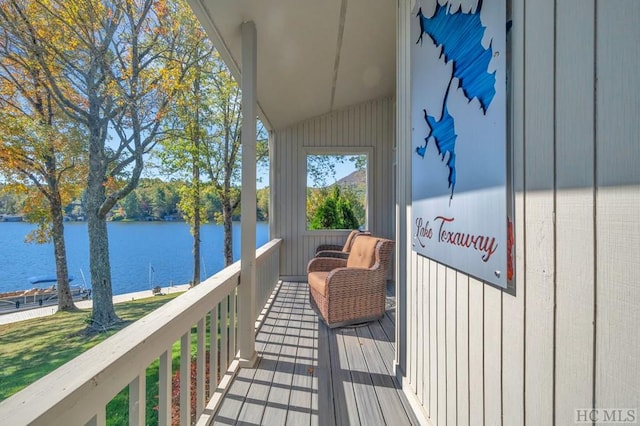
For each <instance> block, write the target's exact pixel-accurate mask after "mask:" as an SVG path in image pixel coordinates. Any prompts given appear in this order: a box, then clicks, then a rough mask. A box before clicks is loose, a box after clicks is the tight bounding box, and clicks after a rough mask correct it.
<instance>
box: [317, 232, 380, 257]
mask: <svg viewBox="0 0 640 426" xmlns="http://www.w3.org/2000/svg"><path fill="white" fill-rule="evenodd" d="M361 235H371V233H370V232H369V231H358V230H355V231H351V233H350V234H349V235H348V236H347V241H345V243H344V245H343V246H341V245H337V244H320V245H319V246H318V247H317V248H316V254H315V257H338V258H340V259H346V258H348V257H349V252H350V251H351V246H352V245H353V242H354V241H355V239H356V237H359V236H361Z"/></svg>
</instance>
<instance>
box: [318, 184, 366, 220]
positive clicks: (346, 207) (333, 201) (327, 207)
mask: <svg viewBox="0 0 640 426" xmlns="http://www.w3.org/2000/svg"><path fill="white" fill-rule="evenodd" d="M358 226H359V224H358V219H357V218H356V215H355V213H354V211H353V207H352V206H351V202H350V201H349V199H347V198H345V197H343V196H342V194H341V192H340V188H339V187H338V185H335V186H334V187H333V191H332V193H331V195H329V196H327V197H326V198H325V199H324V200H323V201H322V202H321V203H320V204H319V205H318V208H317V209H316V211H315V213H314V215H313V218H312V219H311V223H310V224H309V229H357V228H358Z"/></svg>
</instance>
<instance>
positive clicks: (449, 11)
mask: <svg viewBox="0 0 640 426" xmlns="http://www.w3.org/2000/svg"><path fill="white" fill-rule="evenodd" d="M411 34H412V35H413V41H412V43H413V46H412V50H411V81H412V87H411V95H412V101H411V103H412V111H411V114H412V128H413V135H412V194H413V195H412V198H413V200H412V214H413V217H412V220H413V224H412V233H413V240H412V244H413V249H414V250H415V251H416V252H418V253H420V254H422V255H424V256H427V257H429V258H432V259H434V260H436V261H438V262H441V263H444V264H446V265H449V266H451V267H453V268H455V269H458V270H460V271H464V272H466V273H468V274H470V275H472V276H475V277H477V278H480V279H482V280H484V281H487V282H489V283H492V284H495V285H498V286H500V287H503V288H506V287H507V281H508V279H510V275H512V273H513V271H512V268H511V267H509V266H508V264H507V263H508V262H507V260H508V258H510V257H511V256H510V254H511V252H510V249H508V247H509V244H511V241H508V239H509V240H511V239H510V238H508V235H507V234H508V231H507V228H508V226H507V189H506V179H507V142H506V80H505V76H506V74H505V73H506V66H505V63H506V61H505V59H506V58H505V57H506V6H505V0H492V1H486V2H483V1H482V0H473V1H460V0H457V1H454V0H451V1H448V2H447V1H442V0H441V1H440V2H438V1H436V0H418V1H417V4H416V7H415V9H414V11H413V16H412V27H411ZM509 260H510V259H509Z"/></svg>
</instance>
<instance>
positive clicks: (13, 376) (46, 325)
mask: <svg viewBox="0 0 640 426" xmlns="http://www.w3.org/2000/svg"><path fill="white" fill-rule="evenodd" d="M177 295H178V293H174V294H170V295H165V296H155V297H153V298H148V299H139V300H134V301H130V302H124V303H120V304H117V305H116V306H115V309H116V313H117V314H118V316H119V317H120V318H121V319H122V320H123V323H122V324H121V325H120V326H119V329H122V328H124V327H126V326H127V325H128V324H130V323H131V322H132V321H135V320H137V319H140V318H142V317H143V316H145V315H146V314H148V313H149V312H151V311H153V310H154V309H157V308H158V307H160V306H162V305H164V304H165V303H167V302H168V301H170V300H171V299H173V298H175V297H176V296H177ZM89 315H90V311H89V310H85V311H80V312H74V313H67V312H59V313H56V314H55V315H51V316H48V317H43V318H37V319H32V320H27V321H20V322H17V323H12V324H6V325H0V400H4V399H6V398H8V397H9V396H11V395H13V394H15V393H17V392H18V391H20V390H22V389H24V388H25V387H27V386H28V385H30V384H31V383H33V382H35V381H36V380H38V379H40V378H41V377H44V376H45V375H47V374H48V373H50V372H51V371H53V370H55V369H56V368H58V367H60V366H61V365H62V364H64V363H66V362H67V361H69V360H71V359H73V358H75V357H76V356H78V355H80V354H81V353H82V352H84V351H86V350H88V349H90V348H92V347H93V346H95V345H97V344H98V343H100V342H102V341H103V340H105V339H106V338H108V337H109V336H111V335H113V334H114V333H116V332H117V331H118V328H116V329H114V330H111V331H109V332H107V333H101V334H98V335H94V336H91V337H86V336H85V335H84V333H82V330H84V328H85V327H86V320H87V318H88V317H89ZM174 346H175V345H174ZM178 348H179V346H178ZM175 353H176V349H175V347H174V354H175ZM177 353H178V358H179V349H177ZM177 362H178V361H177V360H175V357H174V363H177ZM156 364H157V363H156ZM152 370H153V364H152V365H151V366H150V367H149V369H147V376H149V373H152V374H153V371H152ZM157 370H158V366H157V365H156V366H155V374H156V380H155V383H156V390H155V394H156V395H157ZM150 379H151V377H149V378H148V380H150ZM151 383H153V382H149V385H150V384H151ZM148 387H149V389H147V391H148V394H149V393H153V392H154V390H153V389H152V386H148ZM148 398H149V395H148ZM117 399H120V397H116V398H114V401H115V400H117ZM126 401H128V400H126ZM150 402H151V401H150ZM114 404H115V405H116V409H117V411H121V409H120V408H119V407H118V406H119V405H120V404H117V403H116V402H112V403H111V404H110V407H109V408H110V409H111V408H112V406H113V405H114ZM126 404H127V411H128V402H127V403H126ZM110 411H111V410H110ZM113 414H114V415H115V414H116V413H113ZM127 415H128V414H127ZM114 424H117V423H114Z"/></svg>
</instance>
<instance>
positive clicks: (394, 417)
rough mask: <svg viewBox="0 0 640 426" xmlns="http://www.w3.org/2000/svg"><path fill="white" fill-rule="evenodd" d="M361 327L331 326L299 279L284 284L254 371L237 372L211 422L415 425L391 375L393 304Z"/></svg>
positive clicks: (263, 330) (267, 323)
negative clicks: (322, 319) (313, 306)
mask: <svg viewBox="0 0 640 426" xmlns="http://www.w3.org/2000/svg"><path fill="white" fill-rule="evenodd" d="M389 302H390V303H388V306H389V308H388V309H387V315H386V316H385V317H384V318H383V319H381V320H379V321H375V322H371V323H369V324H367V325H364V326H356V327H344V328H339V329H334V330H330V329H329V328H328V327H327V326H326V325H325V324H324V323H322V322H321V321H319V320H318V317H317V316H316V314H315V312H314V311H313V310H312V309H311V307H310V305H309V300H308V291H307V285H306V284H305V283H290V282H285V283H283V284H282V286H281V289H280V292H279V293H278V296H277V298H276V300H275V301H274V304H273V307H272V309H271V311H270V313H269V315H268V317H267V319H266V320H265V323H264V324H263V326H262V328H261V330H260V332H259V333H258V335H257V337H256V345H257V349H258V353H259V356H260V360H259V364H258V366H257V368H256V369H242V370H240V372H239V373H238V376H237V378H236V379H235V381H234V383H233V384H232V385H231V388H230V389H229V392H228V393H227V395H226V396H225V398H224V401H223V403H222V405H221V407H220V410H219V411H218V414H217V416H216V418H215V422H214V424H246V425H259V424H263V425H285V424H287V425H305V424H306V425H346V424H352V425H358V424H362V425H385V424H393V425H405V424H406V425H410V424H418V421H417V419H416V418H415V417H414V415H413V413H412V411H411V409H410V408H409V404H408V402H407V401H406V399H405V397H404V395H403V394H402V392H401V391H400V390H399V386H398V385H397V383H396V381H395V379H394V378H393V369H392V363H393V357H394V346H393V340H394V328H395V326H394V314H395V310H394V303H393V300H390V301H389Z"/></svg>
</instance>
